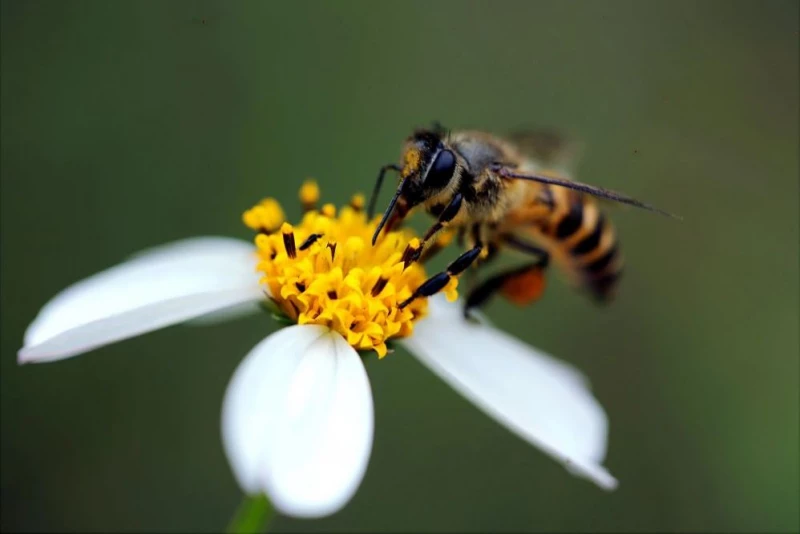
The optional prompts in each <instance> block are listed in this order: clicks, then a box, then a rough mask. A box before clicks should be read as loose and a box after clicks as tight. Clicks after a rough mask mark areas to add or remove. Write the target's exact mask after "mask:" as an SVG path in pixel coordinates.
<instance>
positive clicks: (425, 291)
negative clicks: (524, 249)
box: [399, 246, 483, 308]
mask: <svg viewBox="0 0 800 534" xmlns="http://www.w3.org/2000/svg"><path fill="white" fill-rule="evenodd" d="M482 249H483V247H481V246H477V247H475V248H472V249H470V250H468V251H466V252H465V253H463V254H462V255H461V256H459V257H458V258H456V259H455V260H453V261H452V262H451V263H450V265H448V266H447V269H445V270H444V271H442V272H440V273H438V274H435V275H433V276H431V277H430V278H428V279H427V280H425V282H423V283H422V285H421V286H419V287H418V288H417V289H416V291H414V293H412V295H411V296H410V297H408V298H407V299H406V300H404V301H403V302H401V303H400V306H399V307H400V308H405V307H406V306H408V305H409V304H411V303H412V302H413V301H414V300H415V299H417V298H419V297H430V296H432V295H435V294H436V293H438V292H439V291H441V290H442V289H444V287H445V286H446V285H447V284H448V282H450V279H451V278H453V277H454V276H458V275H459V274H461V273H463V272H464V271H465V270H466V268H467V267H469V266H470V265H472V262H474V261H475V259H476V258H477V257H478V256H479V255H480V253H481V250H482Z"/></svg>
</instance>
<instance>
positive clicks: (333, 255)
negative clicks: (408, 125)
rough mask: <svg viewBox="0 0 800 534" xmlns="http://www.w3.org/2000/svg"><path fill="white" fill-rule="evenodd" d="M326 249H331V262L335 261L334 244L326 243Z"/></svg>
mask: <svg viewBox="0 0 800 534" xmlns="http://www.w3.org/2000/svg"><path fill="white" fill-rule="evenodd" d="M328 248H329V249H331V261H333V260H335V259H336V243H328Z"/></svg>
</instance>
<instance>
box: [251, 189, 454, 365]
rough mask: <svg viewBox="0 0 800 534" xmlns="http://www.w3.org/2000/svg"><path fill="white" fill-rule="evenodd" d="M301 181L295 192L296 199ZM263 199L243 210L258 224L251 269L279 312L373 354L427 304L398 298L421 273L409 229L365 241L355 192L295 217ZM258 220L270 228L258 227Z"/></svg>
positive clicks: (408, 328) (406, 331)
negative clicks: (411, 254) (345, 201)
mask: <svg viewBox="0 0 800 534" xmlns="http://www.w3.org/2000/svg"><path fill="white" fill-rule="evenodd" d="M307 185H308V184H304V185H303V188H301V192H300V200H301V202H302V203H303V205H304V206H305V205H307V203H306V202H305V201H306V200H307V199H308V196H307V193H308V188H307ZM304 191H305V192H304ZM317 192H318V190H317ZM267 200H269V201H270V202H269V203H268V202H267ZM267 200H264V201H262V202H261V203H260V204H259V205H258V206H256V207H254V208H252V209H250V210H248V211H247V212H245V215H244V220H245V224H247V226H249V227H250V228H253V229H256V230H258V231H260V232H261V233H260V234H259V235H258V236H257V237H256V239H255V243H256V247H257V250H258V265H257V269H258V271H259V272H260V273H261V274H262V275H263V276H262V278H261V283H262V284H263V285H264V286H265V288H266V289H267V290H268V294H269V295H270V298H271V300H272V301H273V302H274V304H275V305H276V306H277V307H278V309H279V310H280V312H281V313H282V314H283V315H285V316H286V317H287V318H289V319H290V320H291V321H292V322H295V323H297V324H317V325H324V326H328V327H329V328H331V329H333V330H335V331H336V332H338V333H340V334H341V335H342V336H343V337H344V338H345V339H346V340H347V342H348V343H349V344H350V345H351V346H352V347H353V348H355V349H356V350H360V351H369V350H374V351H375V352H377V353H378V356H379V357H381V358H382V357H384V356H385V355H386V354H387V351H388V347H387V341H390V340H392V339H398V338H403V337H406V336H409V335H411V333H412V332H413V329H414V323H415V322H416V321H417V320H418V319H420V318H421V317H423V316H424V315H425V314H426V313H427V309H428V302H427V299H426V298H417V299H415V300H413V302H411V304H409V305H408V306H406V307H404V308H400V306H399V304H400V303H402V302H404V301H405V300H406V299H408V298H409V297H411V295H412V294H413V293H414V291H415V290H416V289H417V288H419V287H420V286H421V285H422V284H423V282H425V279H426V275H425V270H424V268H423V267H422V265H420V264H419V263H418V262H407V261H405V259H406V258H404V256H407V255H408V251H409V250H411V251H413V250H416V249H417V248H419V246H420V241H419V239H417V238H416V237H415V236H414V235H413V233H412V232H411V230H407V229H400V230H395V231H390V232H386V233H384V234H383V235H382V236H381V238H380V239H379V240H378V242H377V243H376V245H375V246H373V245H372V243H371V240H372V234H373V233H374V231H375V228H376V226H377V223H378V218H377V217H376V218H374V219H372V220H368V219H367V215H366V213H364V211H363V209H362V208H363V196H356V197H353V200H352V201H351V203H350V205H347V206H343V207H341V208H340V209H339V210H338V211H337V209H336V208H335V207H334V206H333V205H332V204H325V205H323V206H322V208H320V209H319V210H317V209H310V210H308V211H306V212H305V214H304V215H303V216H302V219H301V221H300V223H299V224H295V225H292V224H289V223H288V222H286V221H284V220H283V211H282V210H281V209H280V205H279V204H278V203H277V201H274V200H273V199H267ZM317 201H318V198H317V199H315V202H314V204H316V202H317ZM267 206H269V208H268V207H267ZM276 206H277V209H275V207H276ZM268 210H272V211H271V212H270V213H269V215H270V216H272V217H271V218H269V217H267V214H266V213H264V212H265V211H268ZM278 213H279V214H280V216H281V217H280V222H278V217H277V214H278ZM266 223H269V228H271V229H272V230H271V231H268V232H267V231H265V228H267V224H266ZM456 286H457V280H456V279H455V278H453V280H451V281H450V283H449V284H448V286H447V288H446V289H445V293H446V295H447V297H448V298H454V297H455V296H456V294H457V292H456Z"/></svg>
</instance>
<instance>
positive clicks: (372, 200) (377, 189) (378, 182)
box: [367, 163, 400, 219]
mask: <svg viewBox="0 0 800 534" xmlns="http://www.w3.org/2000/svg"><path fill="white" fill-rule="evenodd" d="M386 171H397V172H400V166H399V165H396V164H394V163H390V164H389V165H384V166H383V167H381V170H380V172H379V173H378V179H377V180H375V188H374V189H373V190H372V196H371V197H370V198H369V206H368V207H367V218H368V219H372V217H373V216H374V215H375V202H376V201H377V200H378V193H380V191H381V185H383V177H384V175H385V174H386Z"/></svg>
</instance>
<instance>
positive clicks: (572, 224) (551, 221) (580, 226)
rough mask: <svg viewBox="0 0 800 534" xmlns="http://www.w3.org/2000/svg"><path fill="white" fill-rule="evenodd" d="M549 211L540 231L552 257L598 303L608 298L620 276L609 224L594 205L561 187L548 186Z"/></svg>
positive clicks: (614, 239)
mask: <svg viewBox="0 0 800 534" xmlns="http://www.w3.org/2000/svg"><path fill="white" fill-rule="evenodd" d="M549 189H550V191H549V192H550V196H551V198H552V203H551V207H552V208H551V212H550V215H549V217H547V219H546V220H545V221H543V223H542V226H541V228H540V231H541V232H542V233H543V234H544V235H545V236H546V237H548V238H550V240H551V241H552V246H553V247H554V248H556V249H557V250H556V251H554V252H556V253H557V254H556V256H557V257H558V259H560V260H561V262H562V263H565V264H566V266H567V268H568V269H569V270H571V271H573V272H575V274H576V275H577V276H578V278H579V279H580V281H581V283H582V284H583V285H584V286H585V287H586V288H587V289H589V290H590V291H591V293H592V294H593V295H594V296H595V297H596V298H597V299H598V300H601V301H605V300H608V299H610V297H612V296H613V293H614V289H615V288H616V284H617V280H618V279H619V277H620V275H621V273H622V255H621V254H620V252H619V245H618V243H617V236H616V233H615V232H614V228H613V226H612V225H611V222H610V221H609V220H608V219H607V218H606V217H605V216H604V215H603V214H602V213H601V212H600V209H599V207H598V205H597V202H596V201H595V200H594V199H593V198H591V197H588V196H584V195H581V194H579V193H576V192H574V191H570V190H568V189H564V188H563V187H550V188H549Z"/></svg>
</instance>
